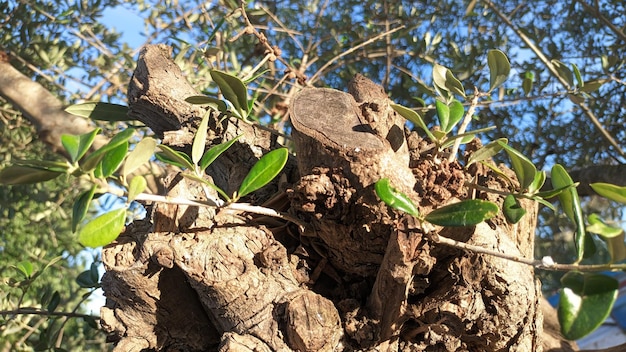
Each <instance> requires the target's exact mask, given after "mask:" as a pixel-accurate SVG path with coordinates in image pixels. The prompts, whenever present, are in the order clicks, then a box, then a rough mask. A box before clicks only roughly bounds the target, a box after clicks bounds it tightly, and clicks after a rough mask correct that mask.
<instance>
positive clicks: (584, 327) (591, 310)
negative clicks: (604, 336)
mask: <svg viewBox="0 0 626 352" xmlns="http://www.w3.org/2000/svg"><path fill="white" fill-rule="evenodd" d="M561 284H562V285H563V287H562V288H561V298H560V300H559V307H558V316H559V323H560V325H561V333H562V334H563V336H565V338H567V339H568V340H578V339H580V338H582V337H584V336H586V335H588V334H589V333H591V332H592V331H594V330H595V329H597V328H598V327H599V326H600V325H601V324H602V323H603V322H604V321H605V320H606V318H607V317H608V316H609V314H610V313H611V309H612V308H613V303H614V302H615V300H616V299H617V293H618V289H619V285H618V282H617V280H615V279H614V278H612V277H609V276H606V275H601V274H592V273H579V272H569V273H567V274H565V276H563V278H562V279H561Z"/></svg>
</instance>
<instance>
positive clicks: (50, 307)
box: [46, 291, 61, 312]
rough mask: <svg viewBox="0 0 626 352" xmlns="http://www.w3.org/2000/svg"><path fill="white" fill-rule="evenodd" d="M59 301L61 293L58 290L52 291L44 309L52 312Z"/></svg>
mask: <svg viewBox="0 0 626 352" xmlns="http://www.w3.org/2000/svg"><path fill="white" fill-rule="evenodd" d="M59 303H61V295H59V291H54V293H53V294H52V297H51V298H50V302H48V305H47V306H46V310H47V311H48V312H54V311H55V309H57V307H58V306H59Z"/></svg>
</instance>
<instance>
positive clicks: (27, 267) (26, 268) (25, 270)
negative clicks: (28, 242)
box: [14, 260, 35, 279]
mask: <svg viewBox="0 0 626 352" xmlns="http://www.w3.org/2000/svg"><path fill="white" fill-rule="evenodd" d="M14 268H16V269H17V270H18V271H19V272H20V273H22V275H24V278H25V279H29V278H30V277H31V276H32V275H33V273H34V272H35V267H34V266H33V263H31V262H29V261H27V260H23V261H21V262H19V263H17V265H15V267H14Z"/></svg>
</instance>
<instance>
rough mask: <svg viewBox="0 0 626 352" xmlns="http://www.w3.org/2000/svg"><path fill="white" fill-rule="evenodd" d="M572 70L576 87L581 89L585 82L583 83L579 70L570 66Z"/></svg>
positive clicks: (573, 65)
mask: <svg viewBox="0 0 626 352" xmlns="http://www.w3.org/2000/svg"><path fill="white" fill-rule="evenodd" d="M572 69H573V70H574V76H575V77H576V82H578V83H577V84H576V87H578V88H582V87H584V86H585V81H583V77H582V76H581V74H580V70H578V66H576V64H572Z"/></svg>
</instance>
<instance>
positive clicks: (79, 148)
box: [61, 128, 100, 163]
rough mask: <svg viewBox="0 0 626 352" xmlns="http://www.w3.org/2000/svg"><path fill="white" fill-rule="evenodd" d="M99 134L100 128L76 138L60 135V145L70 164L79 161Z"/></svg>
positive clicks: (69, 135)
mask: <svg viewBox="0 0 626 352" xmlns="http://www.w3.org/2000/svg"><path fill="white" fill-rule="evenodd" d="M99 132H100V128H96V129H94V130H93V131H91V132H88V133H85V134H81V135H78V136H75V135H71V134H63V135H61V144H63V147H64V148H65V151H67V154H68V155H69V156H70V161H71V162H72V163H75V162H76V161H78V160H80V158H82V157H83V155H85V153H86V152H87V151H88V150H89V148H90V147H91V144H92V143H93V141H94V139H95V138H96V135H97V134H98V133H99Z"/></svg>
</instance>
